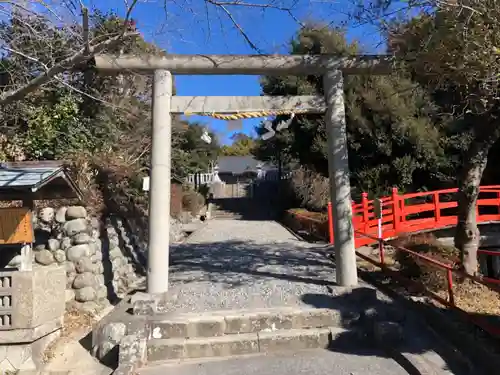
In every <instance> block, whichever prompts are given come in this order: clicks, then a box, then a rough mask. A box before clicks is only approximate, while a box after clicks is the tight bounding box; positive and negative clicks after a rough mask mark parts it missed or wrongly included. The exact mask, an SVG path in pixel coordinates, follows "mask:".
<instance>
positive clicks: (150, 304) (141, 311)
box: [130, 292, 167, 315]
mask: <svg viewBox="0 0 500 375" xmlns="http://www.w3.org/2000/svg"><path fill="white" fill-rule="evenodd" d="M166 300H167V295H166V294H149V293H143V292H138V293H135V294H134V295H133V296H132V297H131V299H130V304H131V305H132V309H133V313H134V315H153V314H155V313H162V312H164V311H165V309H166V307H165V306H166V304H167V302H166Z"/></svg>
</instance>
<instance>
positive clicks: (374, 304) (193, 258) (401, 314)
mask: <svg viewBox="0 0 500 375" xmlns="http://www.w3.org/2000/svg"><path fill="white" fill-rule="evenodd" d="M329 249H330V248H329V247H328V246H325V247H323V248H318V246H314V247H313V246H311V245H308V244H306V243H304V242H300V241H287V242H286V243H272V244H270V243H258V242H244V241H221V242H210V243H191V244H181V245H177V246H175V247H174V248H173V249H171V267H170V270H171V280H172V284H173V285H179V284H182V285H183V286H184V287H185V289H186V290H189V289H190V284H192V283H200V285H210V287H212V286H214V285H215V286H217V285H218V286H221V287H223V288H225V289H237V288H242V287H249V286H251V285H252V284H258V283H259V282H262V281H263V280H267V281H269V283H268V285H269V286H271V287H274V288H278V289H279V288H283V284H281V283H282V282H284V281H286V282H289V283H292V284H293V283H300V284H301V286H300V287H297V288H296V289H293V293H296V297H297V299H300V300H301V301H302V303H303V304H305V305H309V306H314V307H317V308H330V309H333V310H338V311H341V313H342V314H343V320H344V326H345V327H347V330H346V332H344V333H342V334H341V335H339V336H338V337H337V338H336V339H335V340H334V341H333V342H332V345H331V347H330V348H329V349H330V350H332V351H336V352H342V353H348V354H354V355H363V356H387V357H390V358H392V359H394V360H396V361H398V363H399V364H400V365H401V366H403V367H404V368H405V369H406V370H407V371H408V373H410V374H418V373H419V372H417V370H416V368H415V366H414V365H413V364H412V363H411V362H409V361H408V360H407V359H406V358H405V357H403V356H401V355H400V354H399V352H406V353H412V354H417V355H421V354H424V353H430V356H431V357H433V358H435V359H436V358H437V365H436V364H435V365H434V366H438V367H440V368H439V371H444V370H448V371H449V372H450V373H452V374H455V375H479V374H481V373H482V372H481V371H479V370H477V369H474V370H472V369H471V366H470V364H469V363H468V362H467V361H465V360H464V361H460V360H457V356H456V353H454V352H453V350H450V347H449V346H448V347H447V346H446V345H443V341H442V340H441V339H438V338H437V336H435V335H434V334H433V333H432V331H429V330H428V329H427V328H426V326H425V324H423V321H419V322H417V321H416V320H415V319H414V318H412V317H410V315H412V314H410V313H409V312H408V310H406V309H405V307H403V306H401V305H400V304H399V303H395V302H394V301H393V300H391V299H389V298H384V299H380V298H379V297H378V296H377V293H376V291H375V289H373V288H371V287H360V288H355V289H353V290H347V289H346V288H340V287H338V286H337V285H336V284H335V281H334V280H335V263H334V261H333V260H332V259H331V257H327V254H328V250H329ZM267 281H266V283H267ZM318 287H321V288H320V289H318ZM311 288H312V289H311ZM314 288H316V289H314ZM258 290H259V289H258V288H256V289H255V291H258ZM311 290H312V291H311ZM287 292H290V290H287ZM186 293H187V292H186ZM206 293H208V292H206ZM428 308H431V309H438V308H437V307H431V306H429V307H428ZM356 315H358V316H360V318H359V319H357V320H356V319H354V321H355V322H356V323H353V316H354V317H355V316H356ZM413 316H414V314H413ZM417 320H418V319H417ZM375 321H396V322H398V323H399V324H400V325H401V326H402V327H403V330H404V332H403V335H404V338H405V339H404V340H403V341H402V342H401V343H400V346H399V347H398V352H395V351H391V350H389V351H387V350H384V349H381V348H377V345H379V346H380V343H376V341H375V340H374V336H373V335H372V334H373V327H374V326H375V324H374V322H375ZM360 328H362V329H360ZM360 332H364V333H365V334H366V333H367V335H365V336H363V335H360ZM436 353H437V354H436ZM440 358H442V359H440ZM440 361H441V362H442V363H439V362H440ZM443 361H444V362H443Z"/></svg>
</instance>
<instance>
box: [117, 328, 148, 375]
mask: <svg viewBox="0 0 500 375" xmlns="http://www.w3.org/2000/svg"><path fill="white" fill-rule="evenodd" d="M146 343H147V340H146V339H145V338H142V337H139V336H137V335H127V336H125V337H123V338H122V340H121V341H120V346H119V356H118V363H119V364H120V365H131V366H137V367H140V366H142V365H143V364H144V363H146V348H147V346H146Z"/></svg>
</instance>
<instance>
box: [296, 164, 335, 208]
mask: <svg viewBox="0 0 500 375" xmlns="http://www.w3.org/2000/svg"><path fill="white" fill-rule="evenodd" d="M289 183H290V185H291V189H292V191H293V192H294V194H295V196H296V198H297V199H298V200H299V202H300V205H301V206H302V207H305V208H307V209H309V210H311V211H325V210H326V208H327V205H328V201H329V199H330V188H329V184H328V178H326V177H324V176H322V175H321V174H319V173H317V172H314V171H312V170H309V169H307V168H305V167H300V168H299V169H297V170H295V171H294V172H293V173H292V178H291V179H290V181H289Z"/></svg>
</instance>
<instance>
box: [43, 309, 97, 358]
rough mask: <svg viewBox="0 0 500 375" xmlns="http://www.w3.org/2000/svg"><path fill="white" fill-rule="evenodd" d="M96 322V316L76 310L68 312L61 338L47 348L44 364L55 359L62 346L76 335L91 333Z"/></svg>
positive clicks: (65, 315) (65, 316) (44, 354)
mask: <svg viewBox="0 0 500 375" xmlns="http://www.w3.org/2000/svg"><path fill="white" fill-rule="evenodd" d="M95 322H96V317H95V315H94V314H91V313H88V312H83V311H78V310H76V309H70V310H67V311H66V313H65V314H64V323H63V327H62V331H61V336H59V337H58V338H57V339H56V340H54V341H53V342H51V343H50V344H49V345H48V346H47V348H46V349H45V351H44V353H43V357H42V361H43V363H48V362H50V360H52V359H53V358H55V357H56V355H57V351H58V349H59V348H60V347H61V345H64V344H65V343H67V342H68V341H70V340H71V339H72V338H74V336H75V335H76V334H80V333H81V332H88V331H90V330H91V329H92V326H93V325H94V323H95Z"/></svg>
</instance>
